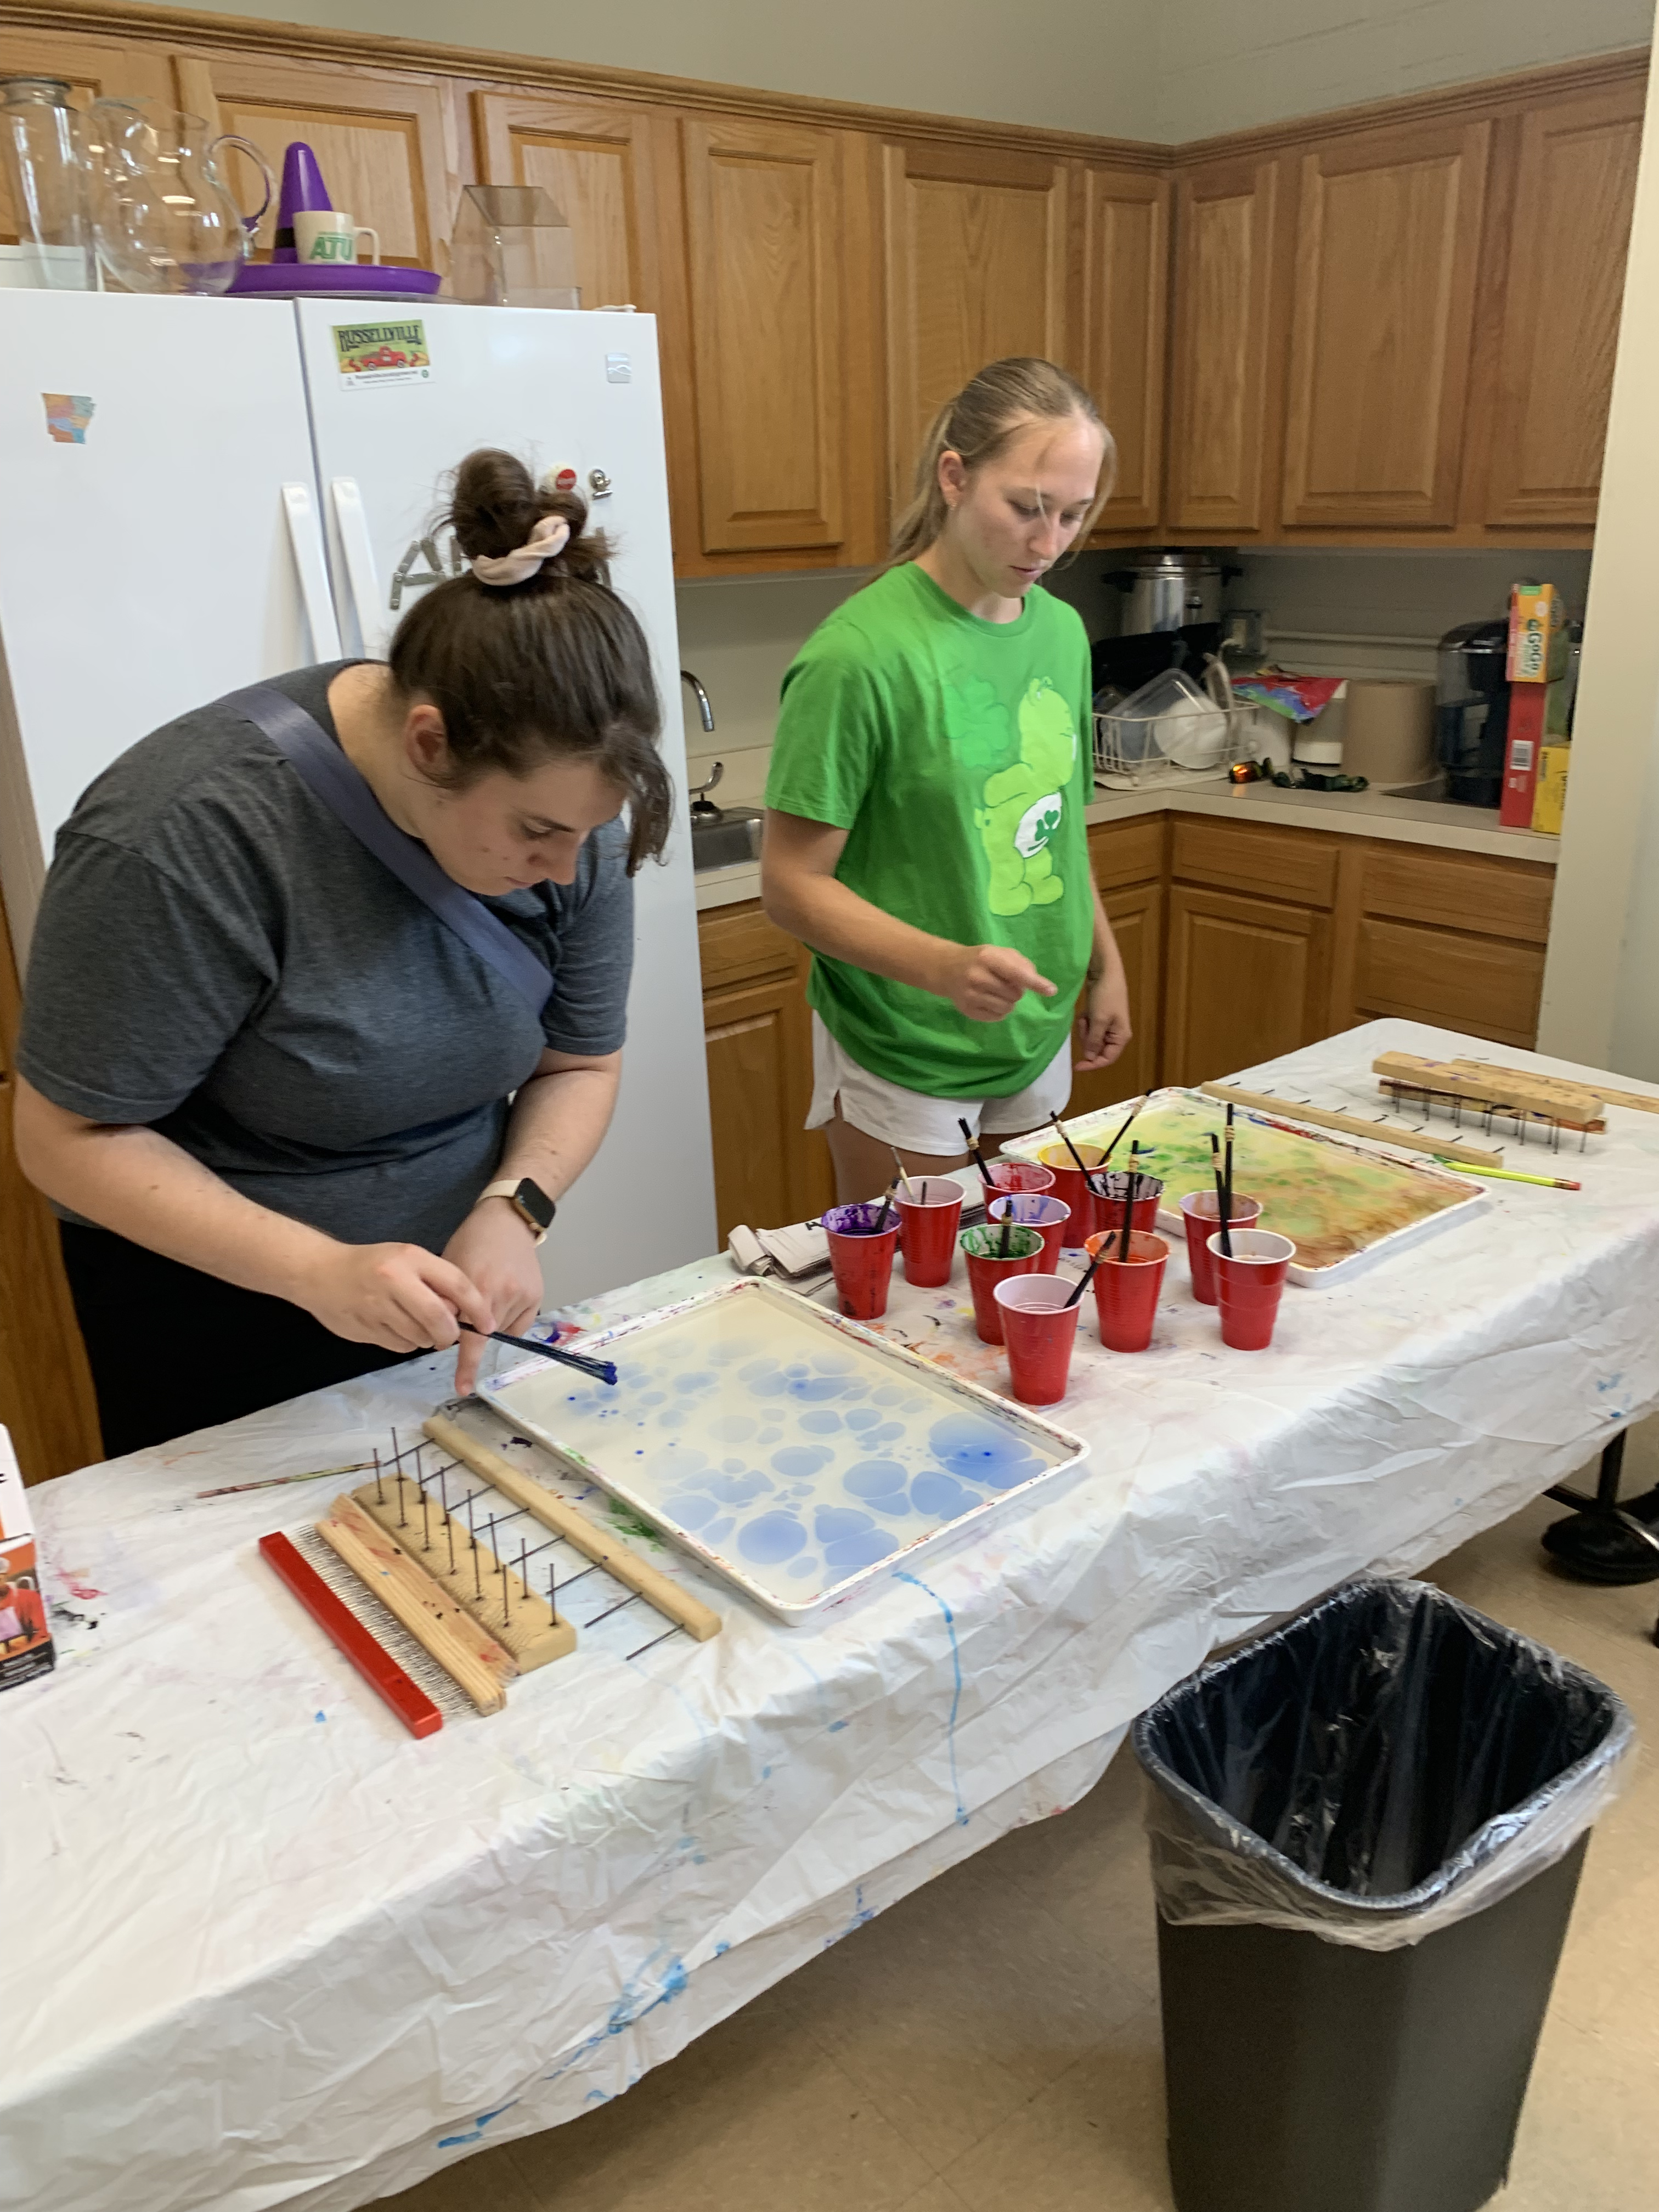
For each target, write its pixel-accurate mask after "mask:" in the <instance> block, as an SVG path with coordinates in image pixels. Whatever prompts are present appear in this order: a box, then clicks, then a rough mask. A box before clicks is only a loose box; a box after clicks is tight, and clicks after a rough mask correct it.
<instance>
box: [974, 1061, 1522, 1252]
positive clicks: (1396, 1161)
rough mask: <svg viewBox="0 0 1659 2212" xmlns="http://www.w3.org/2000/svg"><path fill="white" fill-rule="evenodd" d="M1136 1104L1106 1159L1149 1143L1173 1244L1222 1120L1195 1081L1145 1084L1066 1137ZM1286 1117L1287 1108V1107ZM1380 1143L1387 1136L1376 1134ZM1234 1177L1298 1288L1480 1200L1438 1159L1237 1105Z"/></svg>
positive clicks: (1087, 1117) (1439, 1225)
mask: <svg viewBox="0 0 1659 2212" xmlns="http://www.w3.org/2000/svg"><path fill="white" fill-rule="evenodd" d="M1137 1105H1138V1106H1139V1112H1138V1113H1137V1115H1136V1117H1135V1121H1134V1124H1133V1127H1132V1128H1131V1129H1130V1131H1129V1134H1128V1136H1127V1138H1126V1139H1125V1140H1124V1142H1123V1143H1122V1144H1121V1146H1119V1147H1118V1150H1117V1151H1116V1152H1115V1153H1114V1154H1113V1155H1112V1166H1113V1167H1114V1168H1115V1169H1116V1168H1120V1167H1124V1166H1127V1164H1128V1149H1129V1146H1130V1144H1132V1143H1137V1144H1139V1145H1140V1146H1142V1147H1143V1151H1146V1148H1150V1154H1149V1156H1148V1157H1145V1158H1143V1161H1142V1164H1143V1165H1144V1166H1145V1167H1146V1170H1147V1171H1148V1173H1150V1174H1152V1175H1155V1176H1162V1177H1163V1179H1164V1202H1163V1203H1162V1204H1160V1206H1159V1208H1158V1227H1159V1228H1160V1229H1162V1230H1164V1231H1167V1232H1168V1233H1169V1234H1170V1235H1171V1236H1173V1237H1175V1238H1176V1240H1177V1241H1178V1242H1179V1241H1180V1240H1181V1239H1182V1238H1184V1237H1185V1234H1186V1231H1185V1228H1184V1226H1183V1224H1182V1214H1181V1200H1182V1198H1183V1197H1184V1196H1185V1195H1186V1194H1187V1193H1188V1191H1192V1190H1207V1189H1209V1188H1211V1182H1212V1177H1211V1169H1210V1164H1209V1133H1210V1131H1211V1130H1214V1131H1215V1133H1217V1135H1220V1134H1221V1133H1223V1132H1224V1131H1225V1127H1226V1123H1227V1109H1226V1105H1225V1102H1224V1101H1222V1100H1219V1099H1215V1098H1211V1097H1208V1096H1207V1095H1206V1093H1205V1092H1203V1091H1182V1090H1165V1091H1152V1092H1151V1093H1149V1094H1148V1096H1147V1097H1146V1098H1145V1099H1144V1100H1139V1101H1137V1100H1134V1099H1125V1100H1124V1101H1123V1102H1122V1103H1121V1104H1119V1105H1116V1106H1108V1107H1103V1108H1102V1109H1100V1111H1098V1112H1097V1113H1093V1114H1081V1115H1078V1117H1077V1118H1076V1120H1075V1121H1067V1122H1066V1134H1067V1135H1068V1136H1069V1137H1070V1138H1071V1139H1072V1141H1073V1143H1074V1144H1079V1145H1085V1144H1086V1145H1098V1144H1102V1143H1104V1142H1109V1139H1110V1138H1111V1137H1112V1136H1114V1135H1115V1133H1116V1132H1117V1131H1118V1130H1119V1129H1120V1128H1121V1127H1122V1125H1123V1122H1124V1120H1125V1118H1126V1117H1127V1115H1128V1114H1129V1112H1130V1110H1131V1109H1132V1108H1134V1107H1136V1106H1137ZM1294 1119H1295V1108H1294V1107H1293V1106H1291V1105H1288V1104H1287V1105H1286V1107H1285V1120H1286V1121H1294ZM1058 1141H1059V1140H1058V1139H1057V1138H1056V1137H1055V1136H1054V1133H1052V1131H1044V1130H1037V1131H1036V1132H1035V1133H1033V1134H1032V1135H1030V1137H1023V1138H1021V1139H1018V1141H1017V1142H1014V1143H1011V1144H1007V1145H1005V1146H1003V1150H1004V1152H1007V1153H1009V1154H1011V1155H1012V1156H1013V1157H1014V1158H1019V1159H1035V1158H1036V1156H1037V1154H1038V1153H1039V1152H1042V1150H1043V1149H1044V1148H1045V1147H1046V1146H1049V1145H1052V1144H1055V1143H1057V1142H1058ZM1379 1141H1383V1142H1386V1139H1383V1138H1382V1137H1381V1136H1380V1133H1379ZM1233 1187H1234V1188H1235V1189H1236V1190H1241V1191H1243V1190H1248V1191H1249V1193H1250V1194H1252V1196H1254V1197H1256V1198H1259V1199H1261V1201H1262V1211H1261V1226H1262V1227H1263V1228H1264V1229H1276V1230H1278V1231H1279V1232H1280V1233H1281V1234H1282V1235H1284V1236H1286V1237H1290V1238H1291V1241H1292V1242H1293V1243H1295V1245H1296V1247H1297V1257H1296V1259H1294V1260H1293V1261H1291V1267H1290V1271H1289V1273H1290V1280H1291V1282H1293V1283H1299V1284H1300V1285H1302V1286H1303V1287H1304V1289H1307V1288H1310V1287H1316V1286H1317V1285H1322V1284H1325V1283H1338V1282H1346V1280H1347V1279H1348V1278H1349V1277H1350V1276H1352V1275H1355V1274H1358V1273H1359V1271H1360V1270H1361V1269H1362V1268H1364V1267H1372V1266H1375V1264H1376V1262H1377V1261H1379V1260H1383V1259H1390V1258H1392V1257H1393V1256H1394V1255H1395V1253H1397V1252H1400V1251H1401V1250H1403V1249H1405V1248H1406V1247H1407V1245H1410V1244H1414V1243H1417V1242H1418V1241H1419V1238H1421V1237H1429V1236H1433V1235H1436V1234H1437V1232H1438V1231H1441V1230H1443V1229H1447V1228H1450V1227H1452V1226H1453V1225H1455V1224H1457V1223H1459V1222H1463V1221H1467V1220H1468V1218H1469V1216H1470V1214H1471V1213H1473V1212H1478V1211H1479V1210H1480V1207H1482V1206H1484V1205H1485V1204H1486V1191H1485V1190H1484V1189H1483V1188H1482V1187H1481V1185H1480V1183H1478V1182H1474V1181H1473V1180H1472V1179H1470V1178H1469V1177H1468V1176H1458V1175H1449V1174H1448V1173H1447V1172H1446V1170H1444V1169H1443V1168H1437V1167H1431V1166H1430V1165H1428V1164H1426V1163H1419V1162H1417V1161H1414V1160H1402V1159H1401V1158H1398V1157H1397V1156H1396V1155H1395V1154H1393V1153H1383V1152H1374V1151H1372V1150H1371V1148H1370V1146H1368V1145H1362V1144H1359V1143H1357V1142H1354V1141H1352V1140H1351V1139H1348V1138H1346V1137H1342V1136H1340V1135H1337V1134H1335V1133H1331V1132H1328V1131H1325V1130H1320V1129H1306V1130H1302V1129H1283V1128H1279V1127H1276V1126H1274V1125H1273V1123H1272V1122H1271V1121H1266V1120H1264V1119H1263V1118H1262V1117H1261V1115H1256V1114H1253V1113H1251V1112H1250V1111H1249V1110H1248V1109H1245V1108H1243V1107H1240V1108H1239V1109H1238V1111H1237V1114H1236V1115H1235V1116H1234V1121H1233Z"/></svg>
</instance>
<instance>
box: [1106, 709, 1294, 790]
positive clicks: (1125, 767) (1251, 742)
mask: <svg viewBox="0 0 1659 2212" xmlns="http://www.w3.org/2000/svg"><path fill="white" fill-rule="evenodd" d="M1216 712H1217V713H1218V714H1220V715H1222V716H1223V717H1225V721H1226V732H1225V738H1224V740H1223V743H1222V746H1221V750H1220V751H1219V753H1218V757H1217V758H1216V759H1215V760H1213V761H1212V762H1211V763H1209V764H1208V765H1207V766H1206V767H1203V768H1186V767H1183V766H1182V763H1180V762H1179V761H1174V760H1170V758H1169V757H1167V755H1165V754H1164V753H1162V752H1159V751H1157V750H1151V751H1148V750H1145V747H1146V730H1147V724H1146V721H1145V720H1142V719H1141V718H1140V717H1139V716H1132V715H1123V714H1096V715H1095V717H1094V725H1095V781H1096V782H1097V784H1103V785H1104V786H1105V787H1106V788H1107V789H1108V790H1109V791H1145V790H1147V789H1149V788H1150V787H1152V786H1155V785H1160V784H1163V785H1167V784H1188V783H1225V781H1227V778H1228V775H1230V773H1231V769H1232V766H1233V763H1235V762H1236V761H1243V760H1254V759H1255V758H1256V757H1257V756H1258V755H1259V753H1260V752H1261V744H1260V742H1259V741H1258V740H1256V739H1255V734H1254V733H1255V714H1256V710H1255V708H1254V707H1218V708H1217V709H1216ZM1126 745H1133V746H1134V748H1135V749H1136V750H1135V751H1134V753H1133V754H1132V753H1130V752H1129V751H1127V750H1126V749H1125V748H1126Z"/></svg>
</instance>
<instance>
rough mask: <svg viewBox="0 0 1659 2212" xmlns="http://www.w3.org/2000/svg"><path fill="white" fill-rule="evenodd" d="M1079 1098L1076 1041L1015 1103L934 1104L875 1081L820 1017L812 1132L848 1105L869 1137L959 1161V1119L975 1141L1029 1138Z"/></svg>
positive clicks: (848, 1113) (848, 1116) (850, 1117)
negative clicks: (1074, 1055) (1075, 1087)
mask: <svg viewBox="0 0 1659 2212" xmlns="http://www.w3.org/2000/svg"><path fill="white" fill-rule="evenodd" d="M1071 1095H1072V1041H1071V1038H1070V1037H1069V1036H1068V1037H1067V1038H1066V1042H1065V1043H1064V1044H1063V1045H1061V1047H1060V1050H1059V1051H1058V1052H1057V1053H1056V1054H1054V1058H1053V1059H1052V1060H1050V1061H1049V1063H1048V1066H1047V1067H1045V1068H1044V1069H1043V1071H1042V1074H1041V1075H1039V1076H1038V1078H1037V1079H1036V1082H1035V1083H1028V1084H1027V1085H1026V1086H1025V1088H1024V1091H1015V1092H1014V1093H1013V1095H1012V1097H1008V1098H929V1097H926V1096H925V1095H924V1094H923V1093H922V1092H921V1091H906V1090H905V1089H904V1088H903V1087H902V1085H899V1084H896V1083H889V1082H887V1081H886V1080H885V1079H884V1078H883V1077H881V1076H879V1075H872V1074H871V1073H870V1071H869V1069H868V1068H867V1067H860V1066H859V1064H858V1062H857V1060H854V1059H853V1058H852V1057H851V1056H850V1054H848V1053H846V1052H845V1051H843V1050H842V1047H841V1046H840V1045H839V1044H837V1043H836V1040H835V1038H834V1037H832V1036H830V1034H829V1030H827V1029H826V1028H825V1027H824V1025H823V1018H822V1016H821V1015H819V1014H817V1012H814V1014H813V1016H812V1106H811V1112H810V1113H809V1114H808V1115H807V1116H806V1126H807V1127H808V1128H809V1129H821V1128H822V1127H823V1125H824V1123H825V1122H826V1121H834V1120H835V1118H836V1099H837V1098H839V1099H840V1101H841V1114H842V1121H850V1122H851V1123H852V1125H853V1127H854V1128H855V1129H862V1130H863V1132H864V1133H865V1134H866V1136H867V1137H874V1138H875V1139H877V1140H878V1142H879V1143H881V1144H884V1145H896V1146H897V1147H898V1149H899V1150H900V1152H922V1153H926V1154H928V1155H930V1156H931V1157H933V1158H936V1159H942V1158H956V1157H957V1155H958V1154H959V1153H960V1152H962V1151H963V1149H964V1148H963V1141H962V1132H961V1130H960V1129H959V1128H957V1120H958V1118H960V1119H961V1120H962V1121H966V1122H967V1124H968V1127H969V1128H970V1129H971V1130H972V1131H973V1132H974V1134H975V1136H980V1135H981V1134H982V1135H984V1136H987V1137H1015V1136H1024V1133H1026V1131H1027V1130H1028V1129H1036V1128H1038V1127H1041V1126H1042V1123H1043V1122H1044V1121H1048V1118H1049V1116H1050V1115H1054V1114H1058V1113H1060V1112H1061V1111H1062V1110H1063V1109H1064V1108H1065V1104H1066V1100H1067V1099H1068V1098H1069V1097H1071Z"/></svg>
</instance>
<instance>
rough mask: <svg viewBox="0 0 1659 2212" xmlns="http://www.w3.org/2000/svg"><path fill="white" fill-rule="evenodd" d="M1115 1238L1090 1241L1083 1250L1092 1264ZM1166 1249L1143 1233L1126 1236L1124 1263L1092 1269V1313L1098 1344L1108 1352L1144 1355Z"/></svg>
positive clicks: (1167, 1253) (1105, 1262)
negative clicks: (1097, 1322) (1096, 1320)
mask: <svg viewBox="0 0 1659 2212" xmlns="http://www.w3.org/2000/svg"><path fill="white" fill-rule="evenodd" d="M1108 1242H1110V1243H1113V1244H1115V1243H1116V1242H1117V1239H1116V1238H1115V1237H1112V1238H1111V1239H1108V1238H1106V1237H1091V1238H1090V1239H1089V1241H1088V1243H1086V1244H1085V1246H1084V1248H1083V1249H1084V1250H1085V1252H1086V1253H1087V1254H1088V1255H1089V1257H1090V1258H1091V1260H1092V1259H1093V1258H1094V1256H1095V1255H1096V1253H1097V1252H1098V1251H1099V1250H1100V1249H1101V1248H1102V1246H1103V1245H1104V1244H1106V1243H1108ZM1169 1256H1170V1248H1169V1246H1168V1245H1167V1244H1166V1243H1164V1239H1163V1238H1162V1237H1153V1236H1150V1235H1149V1234H1148V1233H1147V1231H1145V1230H1144V1229H1135V1230H1131V1231H1130V1232H1129V1256H1128V1258H1127V1260H1103V1261H1101V1263H1100V1265H1099V1266H1098V1267H1097V1268H1096V1269H1095V1311H1096V1313H1097V1315H1098V1316H1099V1317H1100V1340H1101V1342H1102V1343H1103V1345H1104V1346H1105V1347H1106V1349H1107V1350H1108V1352H1145V1350H1146V1347H1147V1346H1148V1345H1149V1344H1150V1343H1151V1342H1152V1322H1153V1320H1154V1319H1155V1317H1156V1316H1157V1313H1158V1292H1159V1291H1160V1290H1161V1289H1162V1288H1163V1285H1164V1261H1166V1260H1167V1259H1168V1258H1169Z"/></svg>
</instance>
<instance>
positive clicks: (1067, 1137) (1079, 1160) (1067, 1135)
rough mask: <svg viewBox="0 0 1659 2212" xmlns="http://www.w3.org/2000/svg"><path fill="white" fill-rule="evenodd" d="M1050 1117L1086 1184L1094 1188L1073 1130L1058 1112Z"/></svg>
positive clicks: (1089, 1187)
mask: <svg viewBox="0 0 1659 2212" xmlns="http://www.w3.org/2000/svg"><path fill="white" fill-rule="evenodd" d="M1048 1119H1049V1120H1050V1121H1052V1122H1053V1123H1054V1127H1055V1128H1057V1129H1058V1130H1059V1132H1060V1142H1061V1144H1063V1145H1064V1146H1065V1147H1066V1151H1067V1152H1069V1153H1070V1154H1071V1156H1072V1162H1073V1166H1074V1167H1075V1168H1076V1169H1077V1171H1078V1173H1079V1175H1080V1176H1082V1177H1083V1181H1084V1183H1085V1187H1086V1188H1088V1189H1091V1190H1092V1189H1093V1188H1094V1185H1093V1184H1092V1183H1091V1182H1090V1181H1089V1170H1088V1169H1087V1168H1085V1166H1084V1164H1083V1155H1082V1153H1081V1152H1079V1150H1078V1148H1077V1146H1075V1145H1074V1144H1073V1142H1072V1133H1071V1131H1070V1130H1069V1129H1068V1128H1067V1127H1066V1124H1065V1123H1064V1122H1063V1121H1061V1120H1060V1116H1059V1115H1058V1114H1051V1115H1049V1116H1048Z"/></svg>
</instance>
